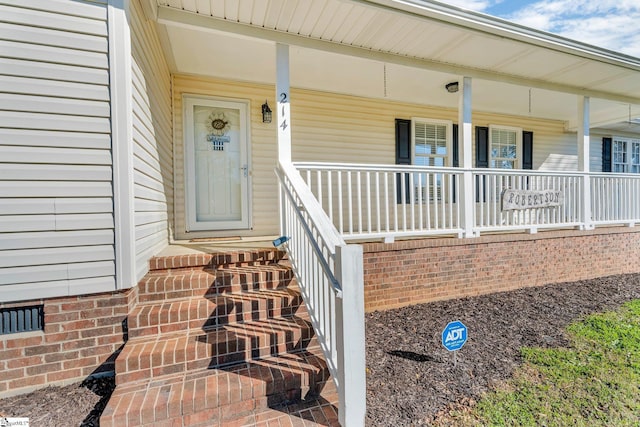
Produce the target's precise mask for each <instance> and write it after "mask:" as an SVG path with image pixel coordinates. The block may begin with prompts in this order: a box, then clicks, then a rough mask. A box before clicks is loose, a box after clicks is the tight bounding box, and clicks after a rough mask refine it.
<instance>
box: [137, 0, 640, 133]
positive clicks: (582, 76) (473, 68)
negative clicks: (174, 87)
mask: <svg viewBox="0 0 640 427" xmlns="http://www.w3.org/2000/svg"><path fill="white" fill-rule="evenodd" d="M145 11H146V13H148V14H149V15H151V16H152V17H153V18H154V19H156V20H157V21H158V23H160V24H161V25H163V26H164V27H165V29H166V40H167V43H166V44H168V45H171V46H170V47H167V46H165V49H167V50H168V51H169V56H174V59H175V65H174V68H175V70H174V71H178V72H186V73H193V74H199V73H201V72H202V71H199V70H198V69H197V67H191V68H190V67H189V60H188V58H186V56H185V55H186V54H185V52H184V50H185V49H184V48H185V46H189V45H191V46H194V44H193V42H194V40H189V41H188V42H186V41H185V40H186V39H189V38H190V37H200V47H199V48H198V49H196V51H197V52H199V53H202V54H203V56H209V57H215V56H216V53H215V47H214V45H216V44H218V45H221V44H225V43H226V44H228V45H229V46H233V45H237V47H238V49H236V50H235V51H236V52H237V53H238V56H240V55H242V53H243V52H245V53H246V54H247V55H248V58H255V64H256V66H257V67H264V70H263V72H262V73H261V75H262V76H267V77H265V79H266V80H265V82H266V81H274V80H275V74H274V73H273V64H271V63H269V64H266V63H267V62H272V61H273V60H272V59H268V58H266V57H264V58H262V60H260V58H261V56H260V52H264V51H265V50H268V49H265V42H267V43H272V44H273V43H284V44H288V45H291V46H294V47H297V48H298V50H297V53H299V56H300V57H301V58H304V57H305V52H308V51H314V52H324V58H323V59H324V61H325V63H327V64H328V63H330V62H331V61H332V58H333V60H335V64H337V66H339V65H340V61H346V62H345V63H347V62H349V61H348V60H346V59H344V58H351V61H352V62H353V65H350V66H354V67H356V66H357V67H360V68H361V70H362V75H363V76H365V77H366V75H367V73H371V72H372V71H371V70H369V69H370V68H376V67H382V66H384V73H385V75H384V80H385V85H386V84H387V83H388V82H387V77H388V76H387V73H388V72H391V73H394V72H395V73H396V74H397V75H398V76H400V75H402V77H398V79H399V81H404V82H405V83H406V82H407V81H408V80H411V79H412V78H413V79H414V80H415V79H420V81H421V83H423V84H424V85H425V86H429V85H433V87H432V88H430V89H431V90H430V93H435V91H436V90H437V91H438V95H437V96H433V97H429V100H428V102H427V103H430V104H433V105H442V106H448V107H453V108H455V105H456V104H455V101H452V100H451V98H450V97H449V98H446V94H444V91H443V90H442V86H443V83H446V82H447V81H448V80H452V79H457V78H459V77H460V76H468V77H472V78H475V79H478V80H480V81H482V82H486V83H483V84H484V85H485V86H486V87H482V86H481V87H480V90H479V92H477V93H476V92H475V84H474V102H475V99H476V97H477V96H479V95H480V94H482V93H483V92H486V93H488V94H490V92H491V90H492V89H495V87H496V85H500V86H501V87H503V89H505V90H500V91H499V93H498V94H496V95H493V96H494V100H493V102H494V104H498V103H500V102H501V101H500V98H501V97H503V98H505V97H506V96H507V95H511V96H513V97H518V98H519V99H522V101H521V102H519V104H521V105H520V106H519V107H518V109H516V110H514V106H513V105H510V102H509V101H508V100H506V99H505V100H504V102H502V104H504V105H506V106H507V107H506V108H505V111H509V112H514V113H517V114H527V113H528V114H530V115H531V114H532V111H531V98H532V91H533V94H534V95H535V98H536V99H538V100H540V101H539V102H542V101H544V102H545V103H546V105H547V106H548V108H547V109H545V111H542V108H541V107H540V106H539V107H538V110H539V111H537V112H536V113H535V115H536V116H540V117H545V118H557V119H559V120H564V121H566V122H567V123H568V127H569V128H572V127H575V123H571V121H572V120H573V119H574V118H575V109H576V107H575V106H576V102H575V95H577V96H588V97H591V98H596V99H599V100H605V101H606V102H604V103H597V104H596V105H595V108H594V109H593V110H592V112H593V116H594V117H593V118H594V122H597V123H598V124H599V126H606V125H607V124H610V123H617V122H620V121H623V120H624V121H628V117H629V113H630V112H631V113H632V114H633V117H640V108H639V106H640V59H638V58H633V57H630V56H627V55H623V54H619V53H616V52H612V51H609V50H606V49H601V48H597V47H594V46H590V45H587V44H583V43H579V42H576V41H572V40H569V39H566V38H562V37H559V36H555V35H552V34H549V33H545V32H541V31H537V30H533V29H530V28H527V27H523V26H520V25H516V24H513V23H510V22H507V21H504V20H500V19H497V18H494V17H490V16H488V15H483V14H479V13H475V12H471V11H467V10H463V9H460V8H456V7H453V6H449V5H444V4H441V3H437V2H434V1H419V0H313V2H310V1H303V0H288V1H285V2H283V1H275V0H246V1H242V2H237V1H224V0H220V1H204V2H198V1H193V0H191V1H190V0H171V1H167V0H157V2H156V0H148V2H147V3H146V7H145ZM190 34H191V35H190ZM195 34H199V35H198V36H195ZM212 41H213V42H212ZM215 41H217V42H218V43H216V42H215ZM191 50H193V49H191ZM230 50H231V49H230ZM248 51H252V52H248ZM191 55H197V53H192V54H191ZM269 55H271V53H269ZM319 55H321V54H320V53H319ZM271 56H273V55H271ZM309 57H310V56H309V55H307V59H309ZM340 58H343V59H340ZM204 60H205V59H203V58H200V60H199V61H200V62H202V61H204ZM240 62H241V61H240ZM298 62H299V63H298V65H296V64H295V62H294V64H293V65H292V66H293V67H296V66H297V67H298V69H299V70H300V73H299V74H300V75H302V74H304V75H311V74H313V70H312V69H307V68H308V67H307V68H305V64H304V63H302V61H298ZM265 64H266V65H265ZM356 64H357V65H356ZM367 64H369V65H367ZM387 67H388V68H387ZM215 68H216V67H208V69H215ZM222 68H224V67H222ZM406 70H414V76H413V77H410V76H409V74H410V73H408V72H407V71H406ZM229 72H230V73H231V71H229ZM376 73H378V74H380V75H382V72H377V71H376ZM403 73H404V74H403ZM295 74H296V73H295V69H294V72H292V79H294V78H295ZM233 75H234V76H239V74H238V72H237V70H236V71H234V72H233ZM365 77H363V79H364V80H366V78H365ZM239 78H241V79H242V76H240V77H239ZM245 78H246V79H247V80H256V79H258V80H259V79H260V77H256V76H250V75H247V76H246V77H245ZM364 80H363V81H364ZM378 80H379V78H377V77H373V76H372V77H371V83H370V85H374V83H373V82H377V81H378ZM292 83H295V81H293V82H292ZM391 84H393V83H391ZM406 84H409V83H406ZM406 84H405V86H406ZM299 85H300V86H303V87H305V86H306V87H310V88H316V87H314V83H313V82H306V81H305V80H304V78H301V79H300V83H299ZM318 85H319V86H322V85H320V84H319V83H318ZM397 86H398V90H397V93H411V91H410V90H408V89H406V88H405V89H401V88H400V83H397ZM317 88H320V89H323V87H317ZM386 89H387V88H386V87H385V91H384V92H385V93H384V96H387V95H388V93H387V90H386ZM325 90H331V89H330V88H326V89H325ZM378 92H379V91H377V90H372V91H371V93H372V96H373V97H376V96H378V95H379V94H378ZM494 93H495V90H494ZM496 96H497V98H496ZM554 97H555V98H556V99H555V100H552V99H551V98H554ZM524 98H526V100H524ZM407 100H408V101H413V100H411V99H407ZM525 101H526V102H525ZM480 104H481V105H479V106H480V107H484V105H482V101H480ZM527 108H528V111H527ZM499 110H500V108H497V111H496V112H500V111H499ZM631 110H632V111H631ZM561 111H565V114H561ZM570 111H571V114H569V112H570ZM633 117H632V118H633ZM574 121H575V120H574Z"/></svg>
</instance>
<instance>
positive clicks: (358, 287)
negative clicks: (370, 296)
mask: <svg viewBox="0 0 640 427" xmlns="http://www.w3.org/2000/svg"><path fill="white" fill-rule="evenodd" d="M276 175H277V176H278V178H279V181H280V189H281V192H280V202H281V211H280V212H281V215H282V218H281V219H282V221H281V224H282V225H281V226H282V233H283V235H284V236H286V237H287V238H288V240H287V242H286V243H285V249H286V250H287V253H288V255H289V260H290V261H291V265H292V268H293V271H294V273H295V275H296V279H297V281H298V285H299V286H300V291H301V293H302V295H303V298H304V301H305V304H306V305H307V309H308V312H309V315H310V317H311V323H312V324H313V327H314V331H315V333H316V336H317V337H318V342H319V344H320V347H321V348H322V351H323V353H324V356H325V359H326V361H327V366H328V368H329V371H330V372H331V375H332V377H333V380H334V381H335V383H336V387H337V389H338V395H339V399H340V407H339V409H338V414H339V418H340V422H341V424H342V425H343V426H349V427H350V426H355V427H360V426H364V416H365V411H366V378H365V358H364V354H365V343H364V279H363V277H364V273H363V270H362V262H363V259H362V247H360V246H357V245H346V243H345V242H344V240H343V239H342V237H341V236H340V234H339V233H338V231H337V230H336V229H335V227H334V226H333V224H332V223H331V221H330V219H329V218H328V217H327V216H326V215H325V213H324V211H323V210H322V208H321V206H320V205H319V203H318V201H317V200H316V198H315V197H314V195H313V193H312V192H311V190H310V189H309V188H308V187H307V185H306V184H305V182H304V181H303V180H302V178H301V177H300V175H299V173H298V171H297V170H296V169H295V168H294V167H293V165H291V164H279V165H278V167H277V168H276Z"/></svg>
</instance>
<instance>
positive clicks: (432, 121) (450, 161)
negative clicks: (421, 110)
mask: <svg viewBox="0 0 640 427" xmlns="http://www.w3.org/2000/svg"><path fill="white" fill-rule="evenodd" d="M416 123H427V124H434V125H445V126H446V134H445V139H446V140H447V158H446V164H445V167H452V166H453V121H451V120H441V119H427V118H423V117H411V164H412V165H415V163H416V162H415V160H416V132H415V130H416Z"/></svg>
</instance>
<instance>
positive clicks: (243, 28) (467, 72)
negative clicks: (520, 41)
mask: <svg viewBox="0 0 640 427" xmlns="http://www.w3.org/2000/svg"><path fill="white" fill-rule="evenodd" d="M350 1H352V0H350ZM353 1H358V0H353ZM158 23H160V24H164V25H173V26H176V27H181V28H187V29H192V30H198V31H209V32H213V33H226V34H234V35H237V36H239V37H247V38H251V39H258V40H262V41H267V42H274V43H282V44H288V45H290V46H300V47H305V48H309V49H315V50H320V51H325V52H332V53H337V54H341V55H347V56H353V57H358V58H363V59H368V60H372V61H379V62H382V63H385V62H386V63H391V64H398V65H404V66H407V67H414V68H421V69H425V70H431V71H437V72H442V73H448V74H455V75H459V76H466V77H472V78H478V79H481V80H488V81H495V82H501V83H510V84H513V85H518V86H525V87H532V88H539V89H546V90H550V91H554V92H563V93H570V94H574V95H579V96H589V97H592V98H602V99H607V100H611V101H618V102H623V103H630V104H640V98H639V97H634V96H628V95H621V94H612V93H610V92H605V91H599V90H593V89H588V88H583V87H577V86H570V85H567V84H560V83H552V82H549V81H546V80H540V79H534V78H527V77H521V76H515V75H511V74H502V73H497V72H495V71H487V70H482V69H478V68H472V67H463V66H460V65H454V64H451V63H446V62H439V61H435V60H430V59H421V58H412V57H407V56H403V55H397V54H393V53H387V52H380V51H374V50H370V49H366V48H361V47H356V46H350V45H344V44H340V43H336V42H331V41H327V40H320V39H315V38H311V37H302V36H299V35H296V34H291V33H287V32H284V31H277V30H271V29H268V28H264V27H258V26H253V25H250V24H244V23H238V22H230V21H227V20H224V19H219V18H214V17H211V16H204V15H198V14H195V13H190V12H185V11H182V10H178V9H175V8H171V7H166V6H161V7H159V8H158Z"/></svg>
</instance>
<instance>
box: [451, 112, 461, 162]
mask: <svg viewBox="0 0 640 427" xmlns="http://www.w3.org/2000/svg"><path fill="white" fill-rule="evenodd" d="M451 145H452V146H451V164H452V165H453V167H454V168H457V167H459V166H460V155H459V154H458V153H459V152H460V147H459V145H458V125H457V124H455V123H454V124H453V138H452V144H451Z"/></svg>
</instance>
